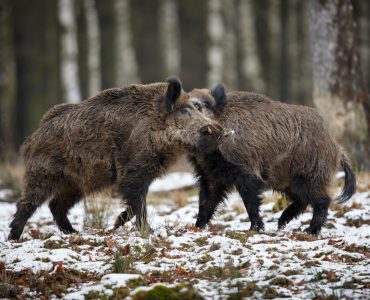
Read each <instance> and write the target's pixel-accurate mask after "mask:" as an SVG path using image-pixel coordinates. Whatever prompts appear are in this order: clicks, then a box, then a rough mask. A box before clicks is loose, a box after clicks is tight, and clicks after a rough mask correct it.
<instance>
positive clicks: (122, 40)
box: [114, 0, 139, 86]
mask: <svg viewBox="0 0 370 300" xmlns="http://www.w3.org/2000/svg"><path fill="white" fill-rule="evenodd" d="M114 11H115V22H116V62H117V66H116V85H117V86H122V85H125V84H129V83H138V82H139V76H138V66H137V62H136V55H135V49H134V47H133V44H132V35H131V25H130V0H114Z"/></svg>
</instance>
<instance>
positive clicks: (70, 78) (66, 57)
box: [58, 0, 81, 103]
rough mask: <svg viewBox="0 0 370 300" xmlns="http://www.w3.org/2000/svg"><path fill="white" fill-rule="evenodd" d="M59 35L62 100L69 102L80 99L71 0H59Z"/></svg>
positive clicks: (76, 46) (73, 14)
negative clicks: (60, 29)
mask: <svg viewBox="0 0 370 300" xmlns="http://www.w3.org/2000/svg"><path fill="white" fill-rule="evenodd" d="M58 5H59V7H58V12H59V22H60V25H61V27H62V35H61V47H62V52H61V80H62V87H63V94H64V100H65V101H67V102H70V103H78V102H80V101H81V92H80V84H79V82H80V81H79V77H78V45H77V33H76V20H75V12H74V2H73V0H59V2H58Z"/></svg>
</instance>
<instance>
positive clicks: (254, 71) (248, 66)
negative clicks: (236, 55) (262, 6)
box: [238, 0, 266, 93]
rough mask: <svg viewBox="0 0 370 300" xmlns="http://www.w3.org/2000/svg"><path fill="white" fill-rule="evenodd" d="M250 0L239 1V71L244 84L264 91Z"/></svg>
mask: <svg viewBox="0 0 370 300" xmlns="http://www.w3.org/2000/svg"><path fill="white" fill-rule="evenodd" d="M252 6H253V3H252V0H243V1H239V5H238V14H239V15H238V16H239V18H238V19H239V32H240V49H241V72H242V75H243V79H244V80H245V81H246V83H245V86H246V87H247V88H248V89H250V90H254V91H257V92H261V93H264V92H265V89H266V86H265V82H264V80H263V78H262V67H261V61H260V58H259V56H258V52H257V39H256V30H255V19H254V13H253V7H252Z"/></svg>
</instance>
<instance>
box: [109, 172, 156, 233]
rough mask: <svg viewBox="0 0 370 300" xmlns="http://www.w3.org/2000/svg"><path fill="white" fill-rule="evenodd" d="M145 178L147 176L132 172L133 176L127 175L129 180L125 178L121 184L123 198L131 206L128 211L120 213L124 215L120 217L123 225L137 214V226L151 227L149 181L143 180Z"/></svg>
mask: <svg viewBox="0 0 370 300" xmlns="http://www.w3.org/2000/svg"><path fill="white" fill-rule="evenodd" d="M144 178H145V176H140V174H131V176H128V177H127V180H123V184H122V185H121V186H120V191H121V193H122V196H123V199H124V201H125V202H126V203H127V205H128V207H129V209H128V210H127V211H126V213H125V212H122V213H121V215H120V217H121V216H122V218H120V219H121V225H123V224H124V223H125V222H126V221H128V220H130V219H131V218H132V217H134V216H135V217H136V221H135V222H136V226H137V227H138V228H139V229H141V228H143V226H145V228H149V225H148V222H147V212H146V195H147V193H148V188H149V183H145V182H143V179H144ZM148 182H150V181H148ZM116 223H117V222H116ZM117 224H118V223H117Z"/></svg>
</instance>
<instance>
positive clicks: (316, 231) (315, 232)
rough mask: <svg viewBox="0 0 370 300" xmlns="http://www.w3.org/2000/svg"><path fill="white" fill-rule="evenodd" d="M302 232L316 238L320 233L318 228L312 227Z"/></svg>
mask: <svg viewBox="0 0 370 300" xmlns="http://www.w3.org/2000/svg"><path fill="white" fill-rule="evenodd" d="M304 231H305V232H306V233H308V234H311V235H313V236H318V235H319V233H320V229H318V228H312V227H308V228H306V229H305V230H304Z"/></svg>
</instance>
